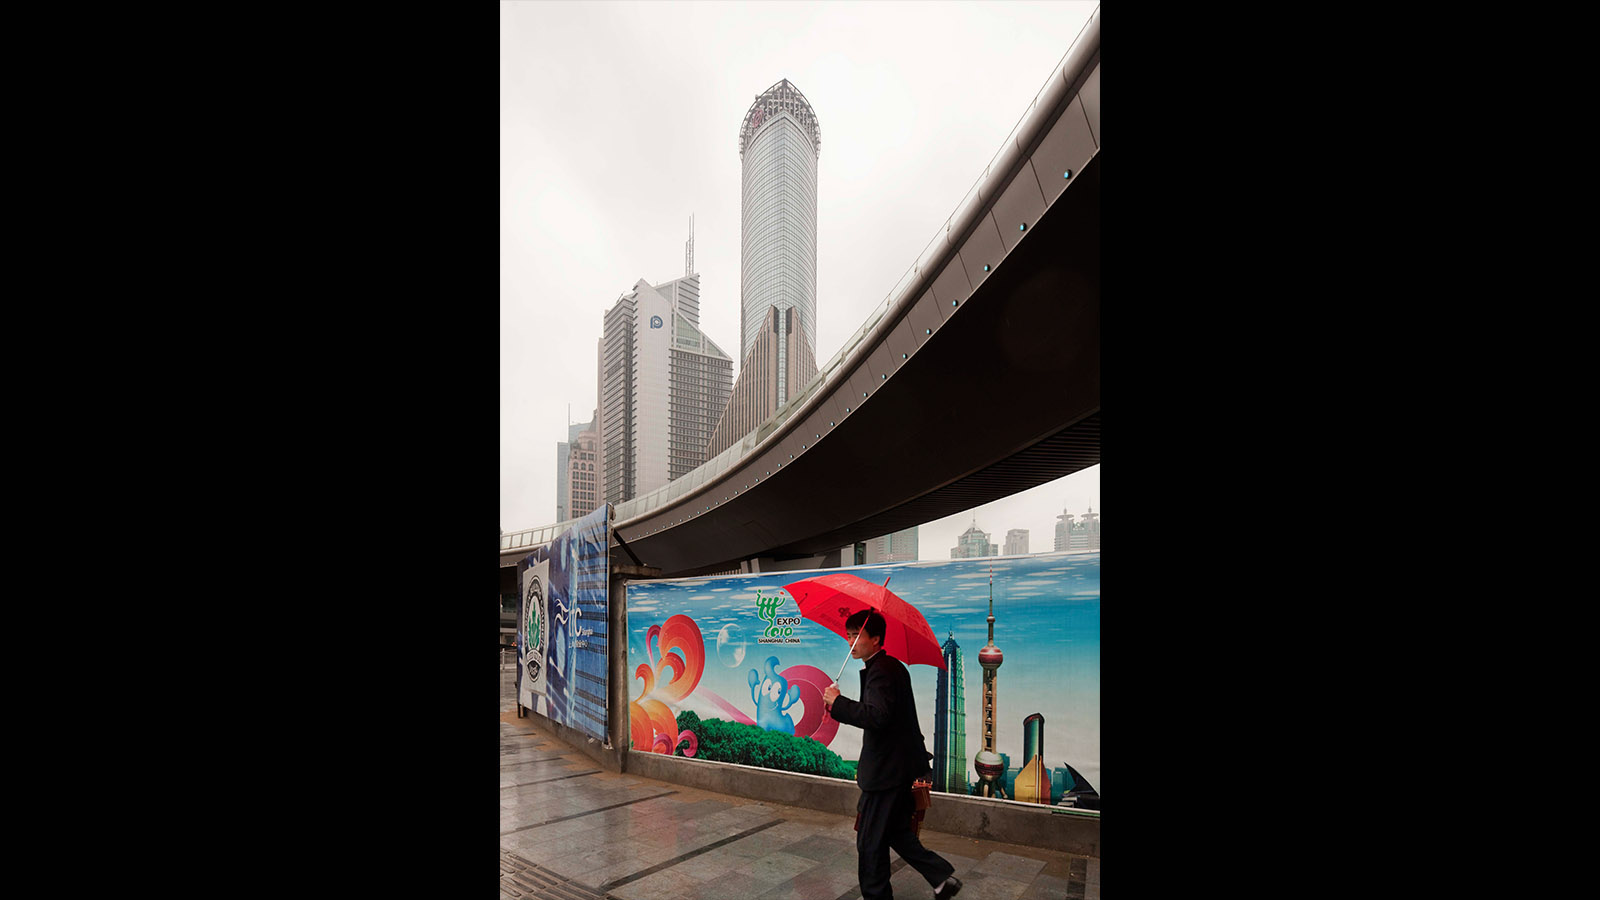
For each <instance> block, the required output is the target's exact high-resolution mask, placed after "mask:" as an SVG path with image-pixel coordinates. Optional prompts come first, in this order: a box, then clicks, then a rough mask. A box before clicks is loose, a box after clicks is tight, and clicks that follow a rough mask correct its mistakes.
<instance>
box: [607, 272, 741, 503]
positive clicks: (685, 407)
mask: <svg viewBox="0 0 1600 900" xmlns="http://www.w3.org/2000/svg"><path fill="white" fill-rule="evenodd" d="M599 375H600V412H599V423H598V425H597V429H598V432H599V434H598V440H599V452H600V455H601V470H602V471H601V474H602V476H603V477H602V479H601V484H602V485H603V493H604V496H603V497H602V498H601V499H603V500H605V501H607V502H609V503H612V504H617V503H622V502H623V501H625V500H631V499H633V498H634V497H638V496H640V495H643V494H648V493H649V492H651V491H653V490H655V489H656V488H659V487H661V486H663V485H665V484H666V483H667V482H669V481H672V480H673V479H676V478H678V477H680V476H682V475H685V474H687V473H688V472H689V471H691V470H692V469H694V468H695V467H696V466H698V465H700V464H701V463H702V462H705V459H706V457H705V447H706V441H707V440H708V439H709V437H710V434H711V429H712V427H713V426H715V425H716V422H717V417H718V416H720V415H721V413H722V409H723V407H724V406H725V405H726V404H727V401H728V391H729V389H730V388H731V386H732V384H733V359H732V358H731V357H729V356H728V354H726V353H724V352H723V351H722V349H721V348H720V347H718V346H717V345H716V344H715V343H714V342H712V340H711V338H709V337H708V336H706V335H705V333H704V332H702V331H701V330H700V276H699V275H698V274H691V275H685V276H683V277H682V278H678V279H675V280H673V281H668V282H665V283H663V284H657V285H652V284H650V283H649V282H647V281H645V280H644V279H640V280H639V281H638V282H637V283H635V284H634V286H633V287H632V288H630V289H629V290H627V291H626V292H624V293H623V294H622V296H620V297H618V298H617V302H616V303H615V304H614V305H613V306H612V307H611V309H609V310H607V311H606V314H605V334H604V337H603V338H602V339H601V344H600V373H599Z"/></svg>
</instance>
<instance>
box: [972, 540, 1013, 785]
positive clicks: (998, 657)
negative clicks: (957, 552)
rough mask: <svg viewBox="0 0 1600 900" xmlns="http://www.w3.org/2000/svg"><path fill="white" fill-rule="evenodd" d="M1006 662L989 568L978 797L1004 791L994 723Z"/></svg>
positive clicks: (980, 657) (975, 761) (976, 762)
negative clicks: (996, 640)
mask: <svg viewBox="0 0 1600 900" xmlns="http://www.w3.org/2000/svg"><path fill="white" fill-rule="evenodd" d="M1004 661H1005V654H1003V653H1001V652H1000V648H999V647H996V646H995V645H994V569H993V568H992V567H991V568H990V569H989V643H987V644H985V645H984V647H983V649H982V650H979V651H978V665H980V666H982V667H983V749H982V750H979V751H978V755H977V757H976V758H974V759H973V761H972V767H973V768H974V769H975V770H977V772H978V791H977V793H978V796H980V797H999V798H1001V799H1004V798H1005V795H1006V792H1005V788H1004V787H1002V786H1001V784H1002V782H1001V781H1000V778H1001V776H1003V775H1005V772H1006V767H1005V764H1004V762H1003V761H1002V760H1001V759H1000V754H999V753H996V752H995V749H994V737H995V732H994V723H995V719H996V718H997V714H996V711H995V701H996V699H997V698H996V697H995V691H996V684H997V682H998V681H999V674H1000V663H1002V662H1004Z"/></svg>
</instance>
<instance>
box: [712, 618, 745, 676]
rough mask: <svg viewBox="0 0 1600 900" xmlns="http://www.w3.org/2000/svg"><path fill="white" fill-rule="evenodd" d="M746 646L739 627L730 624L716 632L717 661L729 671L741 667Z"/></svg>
mask: <svg viewBox="0 0 1600 900" xmlns="http://www.w3.org/2000/svg"><path fill="white" fill-rule="evenodd" d="M747 646H748V644H747V642H746V641H745V637H744V632H743V631H741V630H740V629H739V626H737V625H734V624H732V623H729V624H727V625H724V626H722V628H721V629H720V630H719V631H718V632H717V661H718V662H720V663H722V664H723V665H725V666H727V667H728V668H730V669H731V668H734V667H735V666H739V665H743V664H744V652H745V648H746V647H747Z"/></svg>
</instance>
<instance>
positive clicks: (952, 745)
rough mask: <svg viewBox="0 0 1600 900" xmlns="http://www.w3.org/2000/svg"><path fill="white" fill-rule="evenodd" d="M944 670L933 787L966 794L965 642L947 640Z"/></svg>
mask: <svg viewBox="0 0 1600 900" xmlns="http://www.w3.org/2000/svg"><path fill="white" fill-rule="evenodd" d="M941 649H942V651H943V653H944V670H943V671H941V672H940V673H939V677H938V682H937V683H936V685H935V687H934V695H933V708H934V710H935V713H934V715H935V719H934V721H933V789H934V790H936V791H943V792H945V793H949V794H965V793H967V792H968V790H969V789H968V787H967V689H966V676H965V674H964V673H963V672H962V669H961V663H962V659H963V656H962V653H961V645H960V644H957V643H956V639H955V635H950V637H949V638H948V639H947V640H946V641H945V642H944V647H943V648H941Z"/></svg>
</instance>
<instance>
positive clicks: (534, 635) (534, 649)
mask: <svg viewBox="0 0 1600 900" xmlns="http://www.w3.org/2000/svg"><path fill="white" fill-rule="evenodd" d="M543 616H544V589H543V588H542V587H541V586H540V584H539V576H537V575H529V576H528V593H527V595H526V596H524V597H523V598H522V635H523V639H522V646H523V647H524V648H525V649H526V650H527V659H526V661H525V666H526V667H527V670H528V678H529V680H531V681H538V680H539V666H540V664H541V663H540V660H542V659H544V625H543V622H544V619H543Z"/></svg>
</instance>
